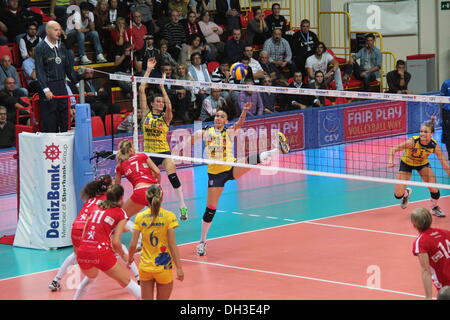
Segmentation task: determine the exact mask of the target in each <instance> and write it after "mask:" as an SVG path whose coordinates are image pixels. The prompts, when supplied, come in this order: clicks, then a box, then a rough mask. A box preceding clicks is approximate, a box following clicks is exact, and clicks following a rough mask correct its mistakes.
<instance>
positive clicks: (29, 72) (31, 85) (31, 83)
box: [22, 47, 41, 94]
mask: <svg viewBox="0 0 450 320" xmlns="http://www.w3.org/2000/svg"><path fill="white" fill-rule="evenodd" d="M34 52H35V47H32V48H31V49H30V51H29V53H28V58H27V59H25V60H24V61H23V63H22V69H23V72H24V74H25V78H26V80H27V83H28V93H29V94H34V93H38V92H39V91H40V90H41V86H40V85H39V81H37V76H36V61H35V60H34Z"/></svg>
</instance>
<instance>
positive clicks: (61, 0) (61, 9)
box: [50, 0, 71, 22]
mask: <svg viewBox="0 0 450 320" xmlns="http://www.w3.org/2000/svg"><path fill="white" fill-rule="evenodd" d="M70 3H71V0H50V17H52V18H53V19H56V20H58V22H59V21H60V20H67V14H66V10H67V8H68V7H69V5H70Z"/></svg>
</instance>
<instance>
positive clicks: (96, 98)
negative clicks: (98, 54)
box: [83, 68, 120, 122]
mask: <svg viewBox="0 0 450 320" xmlns="http://www.w3.org/2000/svg"><path fill="white" fill-rule="evenodd" d="M83 75H84V77H83V78H84V80H85V86H84V87H85V90H86V93H87V96H86V103H89V104H90V105H91V110H92V111H93V113H94V114H93V115H95V116H99V117H101V118H102V119H103V122H104V121H105V117H106V115H107V114H114V113H120V106H119V105H117V104H113V103H112V91H111V85H110V83H109V81H107V82H104V83H103V84H102V83H101V80H100V79H98V78H97V79H95V78H94V70H93V69H88V68H86V69H85V70H84V74H83Z"/></svg>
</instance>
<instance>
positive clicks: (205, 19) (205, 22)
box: [198, 11, 225, 60]
mask: <svg viewBox="0 0 450 320" xmlns="http://www.w3.org/2000/svg"><path fill="white" fill-rule="evenodd" d="M200 19H201V20H200V21H199V23H198V24H199V26H200V29H201V30H202V33H203V35H204V36H205V40H206V43H207V44H208V45H209V47H210V48H211V60H216V58H217V56H218V54H220V55H222V54H223V53H224V51H225V44H224V43H223V42H222V41H220V35H221V34H222V33H223V29H222V28H221V27H219V26H218V25H217V24H216V23H214V22H212V21H210V15H209V12H208V11H205V12H203V13H202V15H201V16H200Z"/></svg>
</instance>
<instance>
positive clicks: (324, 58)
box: [305, 41, 344, 90]
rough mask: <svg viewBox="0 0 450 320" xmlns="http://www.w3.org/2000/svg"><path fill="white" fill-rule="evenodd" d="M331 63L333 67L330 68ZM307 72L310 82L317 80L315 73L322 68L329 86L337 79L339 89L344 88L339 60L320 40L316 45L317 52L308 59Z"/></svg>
mask: <svg viewBox="0 0 450 320" xmlns="http://www.w3.org/2000/svg"><path fill="white" fill-rule="evenodd" d="M330 65H332V67H331V68H330ZM305 68H306V72H307V75H308V79H309V83H310V84H311V83H313V82H314V81H315V76H314V75H315V73H316V71H318V70H320V71H322V72H323V74H324V77H325V82H326V84H327V86H328V87H329V86H330V83H331V81H333V80H334V81H335V83H336V89H337V90H344V87H343V85H342V77H341V69H339V62H337V61H336V59H334V58H333V56H332V55H331V54H330V53H329V52H327V47H326V45H325V43H323V42H321V41H320V42H319V43H318V45H317V47H316V52H315V53H314V54H313V55H312V56H310V57H309V58H308V59H306V65H305Z"/></svg>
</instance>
